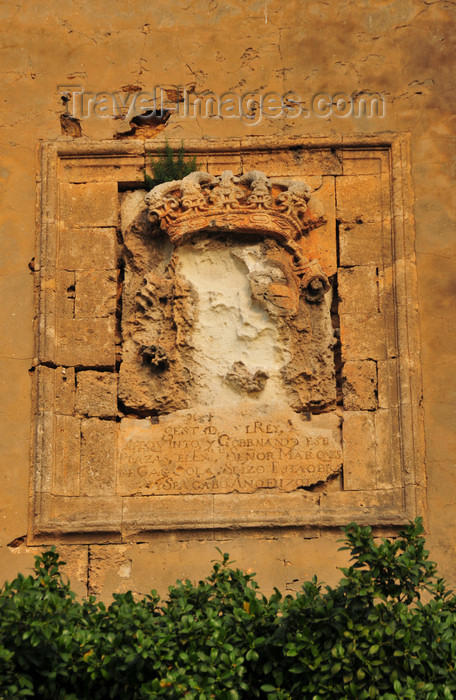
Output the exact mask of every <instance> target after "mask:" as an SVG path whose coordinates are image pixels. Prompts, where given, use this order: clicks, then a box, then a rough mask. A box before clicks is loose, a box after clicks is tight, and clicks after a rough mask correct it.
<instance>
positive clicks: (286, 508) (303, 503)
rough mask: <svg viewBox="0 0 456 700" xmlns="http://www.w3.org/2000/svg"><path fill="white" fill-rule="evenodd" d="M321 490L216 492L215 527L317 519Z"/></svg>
mask: <svg viewBox="0 0 456 700" xmlns="http://www.w3.org/2000/svg"><path fill="white" fill-rule="evenodd" d="M319 513H320V500H319V494H317V493H307V492H306V491H295V492H294V493H287V494H281V495H280V498H278V496H277V494H275V493H267V492H266V493H264V492H263V493H261V492H260V493H253V494H248V495H246V494H215V495H214V527H236V526H244V527H258V526H259V525H264V521H265V514H267V522H268V526H269V527H274V526H278V527H280V526H284V525H290V526H296V525H301V524H312V523H315V522H318V520H319Z"/></svg>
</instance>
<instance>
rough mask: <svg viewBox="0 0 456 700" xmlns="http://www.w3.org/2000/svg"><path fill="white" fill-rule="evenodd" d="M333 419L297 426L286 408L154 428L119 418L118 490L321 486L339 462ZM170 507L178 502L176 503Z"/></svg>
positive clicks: (242, 410) (196, 415)
mask: <svg viewBox="0 0 456 700" xmlns="http://www.w3.org/2000/svg"><path fill="white" fill-rule="evenodd" d="M339 424H340V420H339V418H338V417H337V416H336V415H330V414H325V415H320V416H314V417H313V418H312V419H311V420H310V421H302V420H301V419H300V418H299V417H297V416H296V415H295V414H294V413H293V412H292V411H290V410H289V409H288V411H287V410H286V409H285V408H284V409H283V410H282V411H280V412H279V411H272V410H270V409H268V407H267V405H264V404H263V405H262V404H259V405H258V404H253V405H252V404H250V405H249V404H238V406H237V407H236V414H235V416H229V415H227V414H226V410H223V409H222V408H221V407H219V408H218V409H217V408H215V407H214V409H213V410H212V409H211V410H210V411H208V412H206V413H203V412H201V411H198V412H190V411H180V412H178V413H175V414H174V415H171V416H164V417H163V418H161V419H160V421H159V422H157V423H154V422H151V421H150V420H148V419H143V420H131V419H130V420H128V419H126V420H123V421H122V423H121V425H120V435H119V464H120V471H119V489H120V493H121V494H123V495H132V494H144V495H145V494H164V495H167V494H205V493H232V492H233V491H236V492H237V493H252V492H254V491H257V490H258V489H274V490H276V491H284V492H289V491H294V490H296V489H297V488H300V487H302V486H310V485H311V484H316V483H318V482H320V481H325V480H326V479H328V478H329V476H331V475H333V474H335V473H337V472H339V471H340V468H341V463H342V453H341V443H340V433H339ZM176 507H179V506H178V502H177V503H176Z"/></svg>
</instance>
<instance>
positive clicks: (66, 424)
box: [52, 415, 81, 496]
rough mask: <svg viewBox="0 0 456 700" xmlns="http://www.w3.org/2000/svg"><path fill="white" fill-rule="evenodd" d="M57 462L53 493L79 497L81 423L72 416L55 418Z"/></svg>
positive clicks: (55, 463)
mask: <svg viewBox="0 0 456 700" xmlns="http://www.w3.org/2000/svg"><path fill="white" fill-rule="evenodd" d="M54 430H55V433H54V435H55V462H54V474H53V479H52V493H53V494H54V495H56V496H78V495H79V470H80V454H81V422H80V420H78V419H77V418H73V417H72V416H59V415H56V416H55V428H54Z"/></svg>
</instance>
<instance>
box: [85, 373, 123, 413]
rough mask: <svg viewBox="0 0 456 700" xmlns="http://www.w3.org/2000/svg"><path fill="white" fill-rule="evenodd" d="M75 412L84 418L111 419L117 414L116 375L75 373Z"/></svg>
mask: <svg viewBox="0 0 456 700" xmlns="http://www.w3.org/2000/svg"><path fill="white" fill-rule="evenodd" d="M76 376H77V387H76V411H77V412H78V413H79V414H81V415H84V416H89V417H92V416H98V417H99V418H112V417H115V415H116V413H117V375H116V374H115V373H113V372H94V371H91V370H86V371H82V372H78V373H77V375H76Z"/></svg>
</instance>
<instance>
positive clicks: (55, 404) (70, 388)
mask: <svg viewBox="0 0 456 700" xmlns="http://www.w3.org/2000/svg"><path fill="white" fill-rule="evenodd" d="M35 372H36V374H37V378H38V394H39V405H40V408H41V409H42V410H44V411H49V412H50V411H55V413H58V414H60V415H67V416H72V415H74V396H75V385H74V368H73V367H57V368H55V369H54V368H52V367H46V366H45V365H39V366H38V367H37V368H36V370H35Z"/></svg>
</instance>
